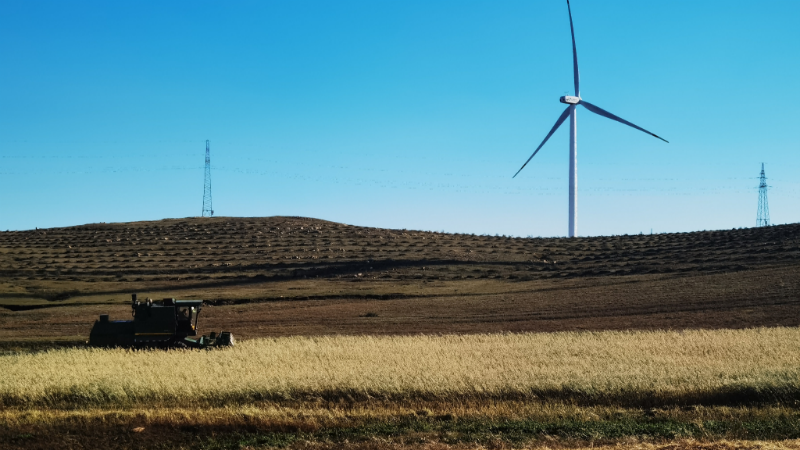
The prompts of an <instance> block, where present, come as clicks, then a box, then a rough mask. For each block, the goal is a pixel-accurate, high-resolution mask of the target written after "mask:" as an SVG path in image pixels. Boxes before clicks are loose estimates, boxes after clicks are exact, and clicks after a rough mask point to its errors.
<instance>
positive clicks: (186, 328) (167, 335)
mask: <svg viewBox="0 0 800 450" xmlns="http://www.w3.org/2000/svg"><path fill="white" fill-rule="evenodd" d="M131 297H132V299H131V309H132V314H133V320H113V321H112V320H109V319H108V314H101V315H100V318H99V319H98V320H96V321H95V322H94V326H93V327H92V331H91V333H89V342H88V344H89V345H92V346H96V347H164V348H169V347H178V348H180V347H184V348H207V347H229V346H233V344H234V339H233V334H231V333H230V332H228V331H223V332H221V333H219V334H217V333H214V332H212V333H211V334H210V335H208V336H200V337H199V338H197V337H194V336H197V318H198V316H199V315H200V308H201V307H202V306H203V301H202V300H175V299H174V298H165V299H164V300H157V301H153V300H151V299H149V298H148V299H147V300H145V301H143V302H140V301H138V300H137V299H136V294H133V295H132V296H131Z"/></svg>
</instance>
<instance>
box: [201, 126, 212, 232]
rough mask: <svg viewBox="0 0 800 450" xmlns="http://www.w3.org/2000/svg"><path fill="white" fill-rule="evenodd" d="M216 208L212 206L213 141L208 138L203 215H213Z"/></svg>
mask: <svg viewBox="0 0 800 450" xmlns="http://www.w3.org/2000/svg"><path fill="white" fill-rule="evenodd" d="M213 215H214V208H213V207H212V206H211V143H210V142H209V141H208V139H206V179H205V182H204V183H203V214H202V217H212V216H213Z"/></svg>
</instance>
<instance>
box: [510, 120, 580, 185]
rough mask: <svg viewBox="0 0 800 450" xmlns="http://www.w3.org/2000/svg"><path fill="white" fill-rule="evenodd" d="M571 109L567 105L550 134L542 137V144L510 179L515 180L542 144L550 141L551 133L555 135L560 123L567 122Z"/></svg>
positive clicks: (540, 146)
mask: <svg viewBox="0 0 800 450" xmlns="http://www.w3.org/2000/svg"><path fill="white" fill-rule="evenodd" d="M572 108H574V106H573V105H569V106H567V109H565V110H564V112H563V113H561V115H560V116H559V117H558V120H556V124H555V125H553V128H551V129H550V132H549V133H547V136H545V137H544V140H543V141H542V143H541V144H539V146H538V147H536V150H535V151H534V152H533V154H532V155H531V157H530V158H528V160H527V161H525V164H523V165H522V167H520V168H519V170H518V171H517V173H515V174H514V176H513V177H511V178H516V176H517V175H519V173H520V172H522V169H524V168H525V166H527V165H528V163H529V162H530V161H531V159H533V157H534V156H536V153H537V152H538V151H539V149H541V148H542V146H544V143H545V142H547V140H548V139H550V136H552V135H553V133H555V132H556V130H557V129H558V127H560V126H561V124H562V123H564V121H565V120H567V117H569V112H570V111H571V110H572Z"/></svg>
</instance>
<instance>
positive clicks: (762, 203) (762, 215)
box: [756, 163, 769, 227]
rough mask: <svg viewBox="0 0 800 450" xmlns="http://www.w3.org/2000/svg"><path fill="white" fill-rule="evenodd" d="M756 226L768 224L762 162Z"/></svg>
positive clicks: (764, 176)
mask: <svg viewBox="0 0 800 450" xmlns="http://www.w3.org/2000/svg"><path fill="white" fill-rule="evenodd" d="M756 226H757V227H768V226H769V203H767V176H766V175H764V163H761V181H760V182H759V184H758V215H757V216H756Z"/></svg>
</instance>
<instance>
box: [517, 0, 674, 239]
mask: <svg viewBox="0 0 800 450" xmlns="http://www.w3.org/2000/svg"><path fill="white" fill-rule="evenodd" d="M567 12H568V13H569V30H570V33H572V68H573V71H574V75H575V96H574V97H573V96H571V95H565V96H563V97H561V99H560V101H561V103H566V104H567V105H568V106H567V109H565V110H564V112H562V113H561V116H559V117H558V120H556V124H555V125H553V128H551V129H550V132H549V133H547V136H545V137H544V140H543V141H542V143H541V144H539V146H538V147H536V150H535V151H534V152H533V154H532V155H531V157H530V158H528V160H527V161H525V164H523V165H522V167H520V169H519V170H518V171H517V173H515V174H514V177H512V178H515V177H516V176H517V175H519V173H520V172H521V171H522V169H524V168H525V166H526V165H528V163H529V162H530V161H531V159H533V157H534V156H536V153H537V152H538V151H539V149H541V148H542V146H544V144H545V142H547V140H548V139H550V136H552V135H553V133H555V132H556V130H557V129H558V127H560V126H561V124H562V123H564V121H565V120H567V117H569V237H575V236H576V235H577V234H578V117H577V112H578V111H577V107H578V105H581V106H583V107H584V108H586V109H588V110H589V111H591V112H593V113H595V114H597V115H600V116H603V117H607V118H609V119H611V120H616V121H617V122H620V123H623V124H625V125H628V126H629V127H633V128H636V129H637V130H639V131H644V132H645V133H647V134H649V135H650V136H653V137H657V138H659V139H661V140H662V141H664V142H667V143H669V141H667V140H666V139H664V138H662V137H660V136H658V135H656V134H654V133H651V132H649V131H647V130H645V129H644V128H642V127H639V126H636V125H634V124H632V123H630V122H628V121H627V120H625V119H623V118H621V117H619V116H615V115H614V114H611V113H610V112H608V111H606V110H604V109H602V108H600V107H598V106H595V105H593V104H591V103H589V102H587V101H586V100H584V99H582V98H581V90H580V77H579V76H578V51H577V50H576V49H575V28H574V27H573V26H572V9H571V8H570V6H569V0H567Z"/></svg>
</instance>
